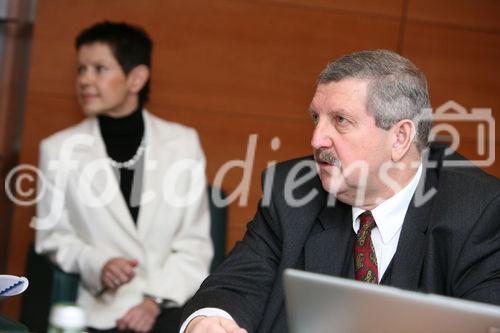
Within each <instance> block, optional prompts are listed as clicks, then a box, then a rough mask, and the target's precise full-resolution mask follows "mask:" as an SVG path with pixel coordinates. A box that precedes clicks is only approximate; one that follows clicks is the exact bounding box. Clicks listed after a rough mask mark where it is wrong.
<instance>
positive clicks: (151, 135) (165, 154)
mask: <svg viewBox="0 0 500 333" xmlns="http://www.w3.org/2000/svg"><path fill="white" fill-rule="evenodd" d="M144 131H145V132H144V133H145V134H144V135H145V136H146V151H145V153H144V166H143V173H142V184H141V185H142V189H141V200H140V202H141V207H140V209H139V216H138V218H137V228H138V232H139V237H141V238H144V237H145V235H146V234H147V231H148V229H149V228H150V226H151V225H152V224H153V223H154V220H155V216H158V215H157V210H158V209H159V207H160V206H161V205H162V204H163V205H165V199H164V197H163V196H164V194H163V186H164V185H165V184H164V183H163V180H164V178H165V175H166V173H167V172H168V167H169V166H170V165H171V162H172V158H173V153H174V151H175V150H174V149H175V147H170V146H169V141H168V140H165V135H166V133H158V131H157V130H156V129H155V126H154V124H153V119H152V117H151V115H150V114H149V113H148V112H147V111H144ZM167 138H168V133H167ZM162 218H166V217H165V216H163V217H162Z"/></svg>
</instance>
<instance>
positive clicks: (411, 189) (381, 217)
mask: <svg viewBox="0 0 500 333" xmlns="http://www.w3.org/2000/svg"><path fill="white" fill-rule="evenodd" d="M421 176H422V164H420V166H419V167H418V170H417V172H416V173H415V176H413V178H412V180H411V181H410V182H409V183H408V184H407V185H406V186H405V187H404V188H403V189H401V191H399V192H398V193H396V194H395V195H393V196H392V197H390V198H389V199H387V200H385V201H384V202H382V203H381V204H379V205H378V206H377V207H376V208H374V209H373V210H371V212H372V215H373V218H374V219H375V223H376V227H375V228H373V229H372V233H371V239H372V243H373V247H374V249H375V253H376V254H377V269H378V272H379V274H378V278H379V282H380V280H381V279H382V277H383V276H384V273H385V271H386V270H387V267H388V266H389V263H390V262H391V260H392V258H393V257H394V254H395V253H396V249H397V247H398V241H399V236H400V235H401V228H402V226H403V222H404V218H405V216H406V212H407V211H408V206H409V205H410V201H411V198H412V197H413V194H414V193H415V190H416V189H417V186H418V182H419V181H420V177H421ZM363 212H365V210H364V209H362V208H357V207H352V227H353V229H354V231H355V232H356V233H357V232H358V230H359V216H360V215H361V214H362V213H363ZM198 316H204V317H215V316H218V317H223V318H226V319H231V320H233V317H231V315H230V314H229V313H227V312H226V311H224V310H222V309H219V308H202V309H199V310H197V311H195V312H193V313H192V314H191V315H190V316H189V317H188V318H187V319H186V320H185V321H184V322H183V323H182V326H181V329H180V331H179V333H184V331H185V330H186V327H187V325H188V324H189V322H190V321H191V320H193V319H194V318H195V317H198Z"/></svg>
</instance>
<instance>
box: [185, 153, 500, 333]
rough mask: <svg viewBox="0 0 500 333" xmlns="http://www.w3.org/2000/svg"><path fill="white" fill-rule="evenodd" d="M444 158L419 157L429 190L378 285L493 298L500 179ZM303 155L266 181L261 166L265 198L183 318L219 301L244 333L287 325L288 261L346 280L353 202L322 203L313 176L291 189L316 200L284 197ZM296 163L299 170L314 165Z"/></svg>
mask: <svg viewBox="0 0 500 333" xmlns="http://www.w3.org/2000/svg"><path fill="white" fill-rule="evenodd" d="M443 157H444V147H433V148H432V149H431V150H430V153H429V158H428V160H430V161H436V163H435V165H434V167H431V168H426V165H427V163H424V172H423V175H424V176H423V177H422V179H421V182H420V184H419V189H417V192H416V193H418V192H419V191H422V190H424V192H423V193H433V192H429V191H431V190H432V189H435V191H436V192H435V194H434V195H433V196H432V198H431V199H430V200H427V201H426V203H425V204H423V205H421V206H419V207H417V205H416V202H417V201H415V200H412V202H411V203H410V206H409V208H408V212H407V214H406V217H405V220H404V223H403V228H402V231H401V236H400V239H399V243H398V248H397V251H396V254H395V255H394V258H393V260H392V262H391V264H390V265H389V268H388V270H387V272H386V274H384V277H383V278H382V283H385V284H389V285H392V286H395V287H400V288H403V289H409V290H419V291H422V292H429V293H436V294H442V295H447V296H453V297H460V298H466V299H470V300H476V301H481V302H489V303H494V304H499V305H500V181H499V180H498V179H496V178H494V177H491V176H489V175H487V174H485V173H483V172H482V171H480V170H479V169H477V168H474V167H467V168H466V167H459V168H451V167H446V164H443ZM451 158H452V159H457V158H460V157H458V156H457V155H454V156H452V157H451ZM447 159H449V158H447ZM306 161H308V159H298V160H292V161H287V162H284V163H280V164H278V165H277V166H276V170H275V176H274V179H272V181H271V180H270V178H269V177H271V176H272V173H273V170H272V169H271V170H268V171H267V175H265V177H264V193H266V186H268V185H269V184H271V183H272V191H271V197H270V200H268V199H269V198H266V196H265V195H264V198H263V200H262V201H261V204H260V206H259V209H258V211H257V214H256V216H255V218H254V219H253V221H252V222H250V223H249V224H248V229H247V232H246V234H245V236H244V238H243V240H242V241H241V242H238V243H237V244H236V246H235V248H234V249H233V251H232V252H231V254H230V255H229V257H228V258H227V259H226V261H225V262H224V263H223V264H222V265H221V266H220V267H219V269H218V270H217V271H216V272H215V273H214V274H212V275H211V276H210V277H208V278H207V279H206V280H205V282H204V283H203V284H202V286H201V288H200V290H199V291H198V293H197V294H196V295H195V296H194V298H193V299H192V300H191V301H190V302H189V303H188V304H187V305H186V308H185V311H184V316H183V320H185V319H186V317H187V316H188V315H189V314H191V313H193V312H194V311H195V310H197V309H200V308H203V307H218V308H221V309H224V310H226V311H227V312H228V313H229V314H231V315H232V316H233V318H234V319H235V320H236V321H237V322H238V324H239V325H240V326H242V327H244V328H246V329H247V330H248V331H249V332H286V331H287V324H286V313H285V306H284V294H283V285H282V272H283V270H284V269H285V268H288V267H292V268H298V269H304V270H306V271H311V272H318V273H324V274H329V275H335V276H343V277H348V278H353V276H354V268H353V259H352V253H353V250H352V247H353V245H352V244H353V235H354V232H353V229H352V211H351V206H349V205H346V204H343V203H340V202H337V203H336V205H335V206H332V205H328V204H327V202H328V201H327V200H329V199H332V198H331V197H330V198H329V197H328V195H327V193H326V192H325V191H324V190H323V189H322V186H321V182H320V180H319V178H318V177H317V176H315V177H313V178H310V179H309V180H308V181H307V182H305V183H303V184H301V185H300V186H298V187H296V189H295V190H294V191H293V195H294V197H295V198H297V199H299V198H303V197H305V196H306V195H308V194H309V195H313V194H314V193H316V195H315V197H314V200H309V202H308V203H307V204H305V205H302V206H299V207H291V206H290V205H288V204H287V202H286V200H285V197H286V196H287V195H289V194H290V193H287V192H286V190H285V181H286V178H287V175H289V174H290V175H291V174H293V171H296V170H297V169H296V168H297V167H298V165H299V164H304V163H307V162H306ZM309 162H310V163H308V164H309V165H312V159H311V158H309ZM294 168H295V169H294ZM299 169H300V170H301V172H299V173H298V174H299V175H300V174H301V173H302V174H304V173H307V172H311V170H307V168H299ZM266 177H267V178H266ZM288 177H292V176H288ZM420 193H422V192H420ZM414 198H415V196H414ZM266 201H268V202H269V204H267V205H266V204H265V202H266Z"/></svg>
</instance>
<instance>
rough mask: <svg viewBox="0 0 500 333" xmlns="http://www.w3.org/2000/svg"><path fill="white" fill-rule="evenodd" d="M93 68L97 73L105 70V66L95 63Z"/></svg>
mask: <svg viewBox="0 0 500 333" xmlns="http://www.w3.org/2000/svg"><path fill="white" fill-rule="evenodd" d="M95 70H96V72H97V73H102V72H104V71H105V70H106V67H104V66H103V65H97V66H95Z"/></svg>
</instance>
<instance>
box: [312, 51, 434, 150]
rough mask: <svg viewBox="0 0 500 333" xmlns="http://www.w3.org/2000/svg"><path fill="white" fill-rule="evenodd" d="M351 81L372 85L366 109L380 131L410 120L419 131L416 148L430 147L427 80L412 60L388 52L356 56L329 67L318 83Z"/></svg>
mask: <svg viewBox="0 0 500 333" xmlns="http://www.w3.org/2000/svg"><path fill="white" fill-rule="evenodd" d="M349 78H356V79H367V80H369V81H370V82H369V83H368V88H367V89H368V91H367V94H368V97H367V105H366V107H367V110H368V112H371V113H372V114H373V116H374V117H375V122H376V125H377V126H378V127H380V128H383V129H385V130H388V129H389V128H391V127H392V126H394V125H395V124H396V123H397V122H399V121H400V120H403V119H410V120H412V121H413V123H414V124H415V127H416V130H417V134H416V136H415V139H414V141H415V142H416V145H417V148H418V149H419V150H422V149H424V148H425V147H426V146H427V145H428V142H429V132H430V130H431V126H432V111H431V103H430V100H429V93H428V91H427V80H426V78H425V75H424V73H422V72H421V71H420V70H419V69H418V68H417V66H415V65H414V64H413V63H412V62H411V61H410V60H408V59H406V58H404V57H402V56H400V55H399V54H397V53H395V52H392V51H388V50H370V51H361V52H355V53H352V54H349V55H346V56H343V57H341V58H339V59H337V60H335V61H333V62H331V63H329V64H328V65H327V66H326V68H325V69H324V70H323V71H322V72H321V73H320V74H319V76H318V79H317V83H318V84H326V83H329V82H338V81H341V80H344V79H349Z"/></svg>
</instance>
